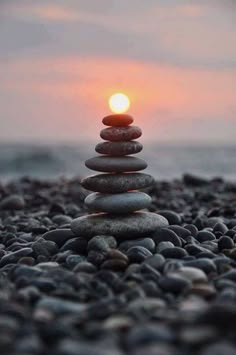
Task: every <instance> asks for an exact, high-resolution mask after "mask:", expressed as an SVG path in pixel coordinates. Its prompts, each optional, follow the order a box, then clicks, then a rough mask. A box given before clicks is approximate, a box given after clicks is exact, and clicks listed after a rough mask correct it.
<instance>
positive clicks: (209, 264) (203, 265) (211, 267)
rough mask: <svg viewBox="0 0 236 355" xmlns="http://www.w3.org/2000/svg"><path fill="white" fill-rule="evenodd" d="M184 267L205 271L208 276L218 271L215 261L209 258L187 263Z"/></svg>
mask: <svg viewBox="0 0 236 355" xmlns="http://www.w3.org/2000/svg"><path fill="white" fill-rule="evenodd" d="M184 265H185V266H193V267H196V268H198V269H201V270H203V271H205V273H207V274H209V273H210V272H214V271H216V265H215V264H214V261H213V260H211V259H207V258H199V259H195V260H191V261H186V262H185V263H184Z"/></svg>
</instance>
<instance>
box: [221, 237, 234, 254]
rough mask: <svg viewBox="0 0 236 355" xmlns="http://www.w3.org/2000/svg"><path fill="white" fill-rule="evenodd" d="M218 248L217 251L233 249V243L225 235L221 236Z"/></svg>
mask: <svg viewBox="0 0 236 355" xmlns="http://www.w3.org/2000/svg"><path fill="white" fill-rule="evenodd" d="M218 248H219V251H223V250H224V249H233V248H234V241H233V240H232V239H231V238H230V237H227V236H226V235H224V236H222V237H220V238H219V240H218Z"/></svg>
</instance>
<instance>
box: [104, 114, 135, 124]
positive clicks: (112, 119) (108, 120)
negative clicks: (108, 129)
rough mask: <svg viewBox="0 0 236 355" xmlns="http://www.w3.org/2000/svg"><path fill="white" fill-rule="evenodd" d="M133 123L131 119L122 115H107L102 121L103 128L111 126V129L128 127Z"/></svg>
mask: <svg viewBox="0 0 236 355" xmlns="http://www.w3.org/2000/svg"><path fill="white" fill-rule="evenodd" d="M133 122H134V119H133V117H132V116H130V115H127V114H124V113H123V114H115V115H114V114H113V115H109V116H106V117H104V118H103V120H102V123H103V124H104V125H105V126H112V127H122V126H129V125H130V124H131V123H133Z"/></svg>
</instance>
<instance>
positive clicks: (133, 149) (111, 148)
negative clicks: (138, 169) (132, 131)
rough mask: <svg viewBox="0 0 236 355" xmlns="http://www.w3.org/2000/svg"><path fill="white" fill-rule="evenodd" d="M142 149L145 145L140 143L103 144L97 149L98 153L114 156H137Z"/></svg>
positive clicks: (98, 145)
mask: <svg viewBox="0 0 236 355" xmlns="http://www.w3.org/2000/svg"><path fill="white" fill-rule="evenodd" d="M142 149H143V145H142V144H141V143H139V142H138V141H128V142H126V141H123V142H101V143H98V144H97V145H96V147H95V151H96V152H97V153H99V154H107V155H112V156H123V155H131V154H137V153H139V152H141V151H142Z"/></svg>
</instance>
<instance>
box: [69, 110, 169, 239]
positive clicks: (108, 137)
mask: <svg viewBox="0 0 236 355" xmlns="http://www.w3.org/2000/svg"><path fill="white" fill-rule="evenodd" d="M102 122H103V124H104V125H106V126H109V127H108V128H104V129H102V131H101V132H100V137H101V138H102V139H104V140H105V142H101V143H98V144H97V145H96V148H95V150H96V152H97V153H99V154H102V155H99V156H96V157H94V158H91V159H88V160H87V161H86V162H85V165H86V167H88V168H89V169H91V170H95V171H99V172H102V173H103V174H97V175H92V176H89V177H86V178H85V179H84V180H82V185H83V187H84V188H86V189H88V190H90V191H94V192H93V193H91V194H89V195H88V196H87V197H86V199H85V201H84V202H85V205H86V206H87V207H88V209H89V210H91V211H92V212H95V213H94V214H90V215H87V216H82V217H79V218H77V219H75V220H74V221H73V222H72V226H71V228H72V231H73V232H74V233H76V234H78V235H80V236H84V237H86V238H91V237H93V236H95V235H101V234H102V235H113V236H115V237H118V238H122V239H132V238H138V237H140V236H147V235H148V234H150V233H152V232H154V231H156V230H157V229H158V228H161V227H166V226H167V225H168V222H167V220H166V219H165V218H164V217H163V216H160V215H158V214H156V213H151V212H146V211H139V210H143V209H147V208H148V207H149V206H150V204H151V202H152V200H151V197H150V196H149V195H147V194H146V193H144V192H140V191H137V190H138V189H143V188H145V187H147V186H150V185H152V184H153V183H154V179H153V177H152V176H151V175H148V174H144V173H138V172H137V171H140V170H143V169H145V168H146V167H147V163H146V162H145V161H144V160H142V159H139V158H136V157H132V156H130V155H133V154H136V153H139V152H140V151H141V150H142V149H143V146H142V144H141V143H139V142H138V141H135V139H137V138H139V137H140V136H141V135H142V131H141V129H140V128H139V127H137V126H133V125H131V124H132V123H133V118H132V117H131V116H130V115H127V114H113V115H109V116H106V117H104V118H103V121H102ZM137 211H139V212H137Z"/></svg>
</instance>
